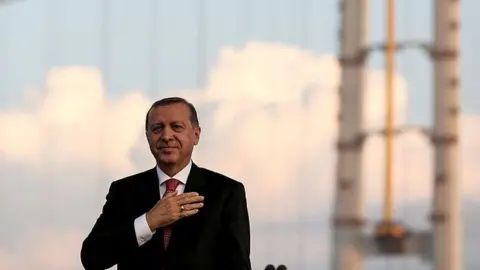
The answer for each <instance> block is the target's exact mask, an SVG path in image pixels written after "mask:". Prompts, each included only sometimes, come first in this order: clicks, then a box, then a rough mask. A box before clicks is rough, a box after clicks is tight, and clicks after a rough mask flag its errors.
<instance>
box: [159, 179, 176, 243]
mask: <svg viewBox="0 0 480 270" xmlns="http://www.w3.org/2000/svg"><path fill="white" fill-rule="evenodd" d="M165 184H166V186H167V189H166V190H165V193H164V194H163V196H164V197H165V195H167V193H169V192H174V191H175V190H176V189H177V187H178V185H179V184H180V181H178V180H177V179H173V178H172V179H168V180H167V181H166V182H165ZM171 236H172V228H170V227H165V228H163V243H164V244H165V249H167V246H168V243H169V242H170V237H171Z"/></svg>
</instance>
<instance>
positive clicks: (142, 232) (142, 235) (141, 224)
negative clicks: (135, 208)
mask: <svg viewBox="0 0 480 270" xmlns="http://www.w3.org/2000/svg"><path fill="white" fill-rule="evenodd" d="M133 225H134V227H135V234H136V236H137V243H138V246H139V247H140V246H142V245H143V244H145V243H147V242H148V241H150V239H152V236H153V234H154V233H155V232H152V231H150V227H149V226H148V223H147V214H143V215H141V216H139V217H138V218H136V219H135V222H134V224H133Z"/></svg>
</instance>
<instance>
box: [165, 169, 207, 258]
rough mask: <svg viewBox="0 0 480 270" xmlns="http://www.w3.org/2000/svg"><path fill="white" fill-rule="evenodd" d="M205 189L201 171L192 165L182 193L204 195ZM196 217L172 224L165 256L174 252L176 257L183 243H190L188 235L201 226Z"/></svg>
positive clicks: (198, 217) (199, 220) (199, 218)
mask: <svg viewBox="0 0 480 270" xmlns="http://www.w3.org/2000/svg"><path fill="white" fill-rule="evenodd" d="M205 187H206V182H205V179H204V177H203V175H202V171H201V169H200V168H199V167H198V166H197V165H195V163H194V164H192V169H191V170H190V174H189V176H188V179H187V184H186V186H185V190H184V193H187V192H198V193H199V194H200V195H204V194H205V191H206V189H205ZM197 215H199V214H197ZM197 215H195V216H192V217H188V218H185V219H180V220H179V221H177V222H176V223H174V224H173V226H172V238H171V239H170V243H169V245H168V248H167V254H169V253H171V252H174V253H175V254H176V255H178V253H179V251H181V249H182V248H183V243H185V242H189V241H192V239H189V237H188V235H190V233H192V232H193V231H194V229H197V228H200V226H199V225H201V217H200V216H197ZM180 254H181V253H180ZM167 256H168V255H167Z"/></svg>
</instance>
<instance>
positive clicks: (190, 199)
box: [177, 196, 205, 205]
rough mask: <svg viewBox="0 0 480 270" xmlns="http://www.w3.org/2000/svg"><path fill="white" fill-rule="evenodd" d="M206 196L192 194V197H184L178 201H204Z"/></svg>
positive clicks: (188, 202) (186, 202)
mask: <svg viewBox="0 0 480 270" xmlns="http://www.w3.org/2000/svg"><path fill="white" fill-rule="evenodd" d="M204 199H205V198H204V197H203V196H192V197H183V198H179V199H178V200H177V203H178V204H180V205H185V204H191V203H197V202H203V200H204Z"/></svg>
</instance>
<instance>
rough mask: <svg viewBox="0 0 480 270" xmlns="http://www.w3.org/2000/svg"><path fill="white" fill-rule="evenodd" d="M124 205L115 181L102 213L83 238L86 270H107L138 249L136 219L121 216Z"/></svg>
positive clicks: (82, 258)
mask: <svg viewBox="0 0 480 270" xmlns="http://www.w3.org/2000/svg"><path fill="white" fill-rule="evenodd" d="M122 208H123V205H122V198H121V193H120V192H119V188H118V187H117V184H116V183H115V182H114V183H112V184H111V185H110V189H109V191H108V194H107V196H106V202H105V205H104V206H103V209H102V213H101V214H100V216H99V218H98V219H97V221H96V223H95V225H94V226H93V229H92V231H91V232H90V234H89V235H88V236H87V238H86V239H85V240H84V241H83V245H82V250H81V252H80V257H81V261H82V264H83V267H84V268H85V269H86V270H103V269H108V268H110V267H112V266H114V265H116V264H118V263H119V262H120V260H121V258H125V257H128V255H129V254H131V253H132V252H133V251H135V249H136V248H138V243H137V239H136V235H135V229H134V220H128V219H125V218H124V217H122V214H121V212H122Z"/></svg>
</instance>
